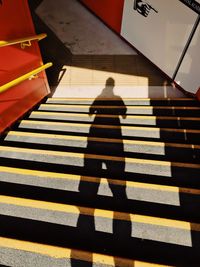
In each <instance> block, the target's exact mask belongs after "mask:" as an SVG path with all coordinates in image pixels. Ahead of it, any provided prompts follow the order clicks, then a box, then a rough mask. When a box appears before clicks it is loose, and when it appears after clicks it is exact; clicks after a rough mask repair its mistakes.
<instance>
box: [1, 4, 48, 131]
mask: <svg viewBox="0 0 200 267" xmlns="http://www.w3.org/2000/svg"><path fill="white" fill-rule="evenodd" d="M0 25H1V26H0V40H1V41H9V40H13V39H18V38H23V37H27V36H31V35H35V30H34V25H33V22H32V17H31V14H30V10H29V6H28V1H27V0H15V1H13V0H2V5H0ZM41 64H42V58H41V54H40V49H39V46H38V43H37V42H36V41H34V42H32V45H31V46H30V47H26V48H25V49H22V48H21V47H20V45H19V44H16V45H11V46H6V47H0V86H2V85H3V84H5V83H7V82H9V81H11V80H13V79H16V78H17V77H19V76H21V75H23V74H25V73H28V72H30V71H32V70H34V69H36V68H38V67H40V66H41ZM48 93H49V87H48V82H47V79H46V75H45V73H44V72H43V73H41V74H40V75H39V78H38V79H34V80H32V81H25V82H22V83H21V84H19V85H18V86H15V87H13V88H10V89H9V90H8V91H6V92H4V93H1V94H0V118H1V120H0V133H1V132H2V131H4V130H5V129H6V128H7V127H9V126H10V125H11V124H12V123H13V122H15V121H16V120H17V119H18V118H19V117H20V116H22V115H23V114H24V113H25V112H27V111H28V110H29V109H30V108H32V107H33V106H34V105H35V104H37V103H38V102H39V101H40V100H41V99H42V98H44V97H45V96H46V95H47V94H48Z"/></svg>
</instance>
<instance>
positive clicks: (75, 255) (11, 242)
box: [0, 237, 167, 267]
mask: <svg viewBox="0 0 200 267" xmlns="http://www.w3.org/2000/svg"><path fill="white" fill-rule="evenodd" d="M0 247H2V248H10V249H15V250H22V251H26V252H31V253H36V254H40V255H45V256H49V257H51V258H55V259H75V260H82V261H86V262H93V263H96V264H105V265H110V266H113V267H114V266H116V262H117V263H118V266H119V267H154V266H158V267H159V266H160V267H162V266H163V267H164V266H167V265H160V264H155V263H153V264H151V263H147V262H142V261H137V260H136V261H135V260H130V259H124V258H119V257H113V256H107V255H103V254H97V253H92V252H86V251H81V250H75V249H70V248H64V247H58V246H52V245H45V244H39V243H35V242H34V243H33V242H29V241H21V240H17V239H11V238H5V237H0Z"/></svg>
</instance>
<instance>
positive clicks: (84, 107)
mask: <svg viewBox="0 0 200 267" xmlns="http://www.w3.org/2000/svg"><path fill="white" fill-rule="evenodd" d="M40 107H48V108H51V107H55V108H66V109H67V108H81V109H90V108H91V107H92V108H94V109H95V108H100V109H101V108H102V109H121V108H124V107H123V106H113V105H110V106H109V105H107V106H104V105H96V106H93V105H92V106H91V105H75V104H73V105H71V104H68V105H63V104H41V105H40ZM125 107H126V108H127V109H147V110H154V109H167V110H200V107H178V106H170V107H168V106H130V105H126V106H125Z"/></svg>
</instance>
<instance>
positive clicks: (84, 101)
mask: <svg viewBox="0 0 200 267" xmlns="http://www.w3.org/2000/svg"><path fill="white" fill-rule="evenodd" d="M94 100H95V99H93V98H62V97H60V98H56V97H52V98H51V97H50V98H48V99H47V100H46V103H48V104H67V105H68V104H69V105H70V104H71V105H73V104H79V105H91V104H92V103H93V102H94ZM122 100H123V102H124V104H125V105H126V106H127V105H132V106H152V105H155V106H156V105H158V106H197V107H199V102H198V101H197V100H196V99H194V98H124V99H122ZM117 101H119V100H117ZM117 101H116V100H115V99H113V98H102V99H99V100H98V101H97V102H96V103H99V104H100V105H102V104H104V103H110V104H113V103H116V102H117Z"/></svg>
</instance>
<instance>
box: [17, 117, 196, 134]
mask: <svg viewBox="0 0 200 267" xmlns="http://www.w3.org/2000/svg"><path fill="white" fill-rule="evenodd" d="M21 123H22V124H30V125H32V124H33V125H50V126H51V125H55V126H56V125H57V126H74V127H82V128H89V127H90V126H91V124H89V125H88V124H81V123H69V122H51V121H34V120H22V121H21ZM92 127H93V128H102V129H105V128H108V129H128V130H134V131H141V130H142V131H146V132H152V131H154V132H159V133H160V132H161V131H169V132H179V133H185V134H187V133H198V134H199V133H200V130H190V129H173V128H157V127H140V126H117V125H100V124H92Z"/></svg>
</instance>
